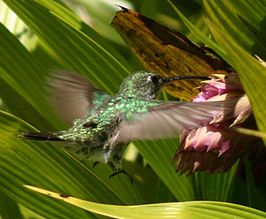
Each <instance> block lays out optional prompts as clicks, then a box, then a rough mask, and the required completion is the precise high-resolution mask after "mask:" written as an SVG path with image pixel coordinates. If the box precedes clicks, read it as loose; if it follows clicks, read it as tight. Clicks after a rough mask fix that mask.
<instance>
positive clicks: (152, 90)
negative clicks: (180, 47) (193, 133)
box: [22, 71, 237, 170]
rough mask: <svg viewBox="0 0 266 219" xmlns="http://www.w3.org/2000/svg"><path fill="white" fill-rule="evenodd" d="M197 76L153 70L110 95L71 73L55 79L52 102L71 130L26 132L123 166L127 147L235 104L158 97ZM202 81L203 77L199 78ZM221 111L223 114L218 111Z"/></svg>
mask: <svg viewBox="0 0 266 219" xmlns="http://www.w3.org/2000/svg"><path fill="white" fill-rule="evenodd" d="M179 79H195V77H193V76H185V77H182V76H181V77H172V78H162V77H160V76H158V75H155V74H153V73H148V72H137V73H135V74H133V75H130V76H128V77H127V78H126V79H125V80H124V82H123V83H122V85H121V87H120V90H119V92H118V93H117V94H116V95H114V96H109V95H108V94H106V93H105V92H103V91H101V90H98V89H96V88H94V87H93V86H92V85H91V84H90V83H89V82H87V81H86V80H84V79H83V78H81V77H80V76H78V75H75V74H72V73H70V72H66V71H60V72H57V73H56V74H55V76H54V77H53V79H52V80H51V81H50V85H51V87H52V90H53V93H54V95H53V97H52V101H53V103H54V105H55V108H56V110H57V111H58V112H59V113H61V115H62V118H63V119H65V120H66V121H73V120H74V119H75V120H74V122H73V125H72V127H71V128H69V129H68V130H65V131H59V132H55V133H49V134H46V135H45V134H41V133H23V134H22V137H24V138H28V139H35V140H55V141H56V140H57V141H64V142H65V145H66V148H68V149H69V150H70V151H71V152H74V154H75V155H77V156H78V157H79V158H88V159H91V160H94V161H103V162H112V163H113V165H114V167H115V169H116V170H119V169H120V168H121V167H120V161H121V156H122V154H123V151H124V149H125V146H126V145H127V144H128V143H129V142H130V141H132V140H136V139H138V140H142V139H158V138H166V137H171V136H174V135H176V134H178V132H180V131H181V130H182V129H184V128H195V127H199V126H201V125H202V124H204V123H208V122H210V121H211V120H212V119H213V117H215V116H219V115H218V114H217V112H219V109H220V108H221V107H224V108H225V107H226V108H228V109H230V108H231V109H233V106H234V105H235V103H236V101H237V100H232V101H231V102H229V103H225V102H215V103H178V102H164V101H157V100H154V99H155V98H156V96H157V94H158V93H159V91H160V89H161V88H162V86H163V85H164V84H165V83H170V82H171V81H173V80H179ZM196 79H197V77H196ZM216 114H217V115H216Z"/></svg>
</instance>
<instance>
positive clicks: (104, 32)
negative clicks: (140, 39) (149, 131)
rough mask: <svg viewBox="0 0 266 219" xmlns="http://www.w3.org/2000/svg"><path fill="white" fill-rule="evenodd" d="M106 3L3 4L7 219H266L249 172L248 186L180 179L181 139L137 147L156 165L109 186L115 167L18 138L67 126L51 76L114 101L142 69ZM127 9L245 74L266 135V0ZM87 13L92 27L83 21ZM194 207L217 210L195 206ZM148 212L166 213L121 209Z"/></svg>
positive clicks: (1, 186)
mask: <svg viewBox="0 0 266 219" xmlns="http://www.w3.org/2000/svg"><path fill="white" fill-rule="evenodd" d="M91 2H94V3H91ZM103 2H104V1H100V0H97V1H82V0H76V1H62V2H61V1H53V0H4V1H0V12H1V13H0V15H1V24H0V97H1V100H2V103H1V112H0V176H1V177H0V206H1V208H0V211H1V212H0V213H1V216H2V217H3V218H43V217H44V218H95V217H101V216H100V214H102V215H106V216H112V217H121V218H129V217H132V218H141V217H143V215H145V217H146V218H147V217H158V216H161V217H162V216H165V217H170V216H174V217H179V218H198V217H200V216H202V215H204V216H205V218H207V217H209V218H226V217H228V218H232V217H233V216H235V217H239V218H250V216H252V217H254V218H255V217H256V218H265V216H266V215H265V213H264V212H263V211H265V208H266V207H265V202H266V195H265V186H263V185H261V184H260V185H257V184H256V183H255V181H254V178H253V176H252V174H251V170H250V167H249V165H248V164H247V165H246V176H245V180H244V179H242V178H240V177H238V175H237V172H236V171H237V168H236V166H234V167H233V168H232V169H231V170H230V171H229V172H228V173H225V174H213V175H209V174H206V173H197V174H192V175H190V176H184V175H179V174H176V173H175V171H174V168H173V167H172V164H171V161H172V157H173V154H174V152H175V150H176V148H177V145H178V141H177V140H175V139H173V140H161V141H148V142H136V143H134V144H135V146H136V147H137V148H138V150H139V152H140V154H141V155H142V156H143V158H144V159H145V160H146V162H147V163H148V164H149V166H147V165H146V166H145V165H143V164H142V163H140V162H136V161H133V162H132V160H134V159H133V158H132V156H131V157H130V159H125V162H124V163H125V166H126V169H128V170H129V172H130V174H131V175H133V176H134V178H135V179H136V180H135V182H134V183H133V184H132V183H130V181H129V180H128V178H127V177H126V176H123V175H119V176H117V177H115V178H113V179H112V180H109V179H108V176H109V175H110V173H111V169H110V168H109V167H108V166H106V165H103V164H102V165H100V166H99V167H97V168H96V169H92V164H91V163H90V162H87V161H79V160H77V159H75V158H74V157H72V156H71V155H69V154H67V153H65V152H64V151H62V150H61V149H60V148H58V146H56V145H55V144H51V143H39V142H38V143H37V142H29V141H22V140H21V139H18V138H17V133H18V132H19V131H22V130H36V129H38V130H41V131H51V130H58V129H62V128H64V127H65V125H64V124H62V122H61V121H60V120H59V119H58V118H57V117H56V115H55V114H54V112H53V111H52V109H51V107H50V106H49V104H48V101H46V96H47V95H46V90H45V82H46V78H47V76H48V74H49V72H50V71H51V69H58V68H64V69H72V70H74V71H76V72H78V73H80V74H82V75H84V76H85V77H87V78H88V79H89V80H90V81H92V82H93V83H94V84H95V85H96V86H98V87H100V88H102V89H104V90H105V91H107V92H108V93H110V94H113V93H115V92H116V91H117V89H118V88H119V85H120V83H121V81H122V80H123V78H124V77H125V76H126V75H128V74H130V73H131V72H132V71H134V70H139V69H142V67H141V66H140V65H139V64H138V62H137V61H136V60H135V59H134V57H133V56H132V55H131V53H130V52H129V49H128V48H127V47H126V45H124V43H123V42H122V40H121V39H120V38H119V36H118V34H117V33H115V32H114V30H113V29H112V28H111V27H110V25H109V23H110V22H111V19H112V17H113V16H114V13H115V11H116V10H118V9H116V7H114V6H113V4H114V3H110V2H109V3H108V4H107V3H106V2H107V1H105V3H103ZM127 4H128V5H129V7H134V8H135V9H136V10H138V11H140V12H141V13H142V14H144V15H146V16H149V17H151V18H153V19H155V20H157V21H159V22H161V23H166V24H167V25H170V26H171V27H174V28H176V29H178V30H179V31H181V32H182V33H183V34H186V35H187V36H188V37H189V38H190V39H191V40H192V41H193V42H195V43H198V44H205V45H207V46H208V47H210V48H212V49H213V50H215V51H216V52H217V53H218V54H219V55H220V56H221V57H222V58H223V59H224V60H226V61H227V62H228V63H229V64H230V65H231V66H232V67H233V68H235V69H236V71H237V72H238V73H239V76H240V79H241V82H242V83H243V86H244V88H245V91H246V93H247V94H248V97H249V99H250V101H251V104H252V107H253V111H254V115H255V118H256V122H257V125H258V127H259V129H260V130H261V131H266V120H265V118H266V115H265V114H266V111H265V108H266V96H265V95H261V94H264V91H265V90H266V83H265V81H266V77H265V76H266V71H265V69H266V67H265V65H263V64H262V63H260V62H259V61H258V60H256V59H255V58H254V55H258V56H259V57H260V58H262V59H264V60H265V59H266V45H265V40H264V39H265V36H266V32H265V30H266V28H265V26H266V23H265V22H266V21H265V15H266V1H265V0H258V1H256V3H254V1H252V0H247V1H241V0H235V1H229V0H226V1H212V0H204V1H197V0H194V1H189V2H188V1H176V2H174V1H172V2H170V1H162V0H161V1H160V0H155V1H150V0H145V1H138V3H135V1H132V2H130V1H128V2H127ZM6 5H7V6H8V7H9V8H10V9H11V10H12V11H13V12H14V13H15V14H16V15H17V16H18V17H16V16H15V15H14V14H13V13H11V11H10V9H8V7H7V6H6ZM67 5H68V6H67ZM81 6H82V7H81ZM80 8H81V9H82V10H83V18H84V19H85V20H88V21H90V26H89V25H87V24H86V23H85V22H83V21H82V20H81V18H80V17H79V16H78V15H76V14H75V12H77V11H80V10H79V9H80ZM20 19H21V20H20ZM22 21H23V22H22ZM25 25H27V26H25ZM7 27H8V28H9V30H8V28H7ZM101 27H102V28H101ZM210 36H211V37H210ZM133 151H134V150H133ZM128 154H130V153H128ZM25 184H26V185H33V186H36V187H39V188H43V189H47V190H50V191H54V192H58V193H62V194H67V195H70V196H73V197H76V198H79V199H83V200H88V201H92V202H85V203H84V202H81V201H79V200H74V202H73V203H72V202H71V204H73V205H69V204H67V203H65V202H63V201H60V200H56V199H53V198H50V197H48V196H44V195H41V194H38V193H36V192H33V191H30V190H29V189H28V188H26V187H24V185H25ZM193 200H208V201H209V202H185V201H193ZM170 201H174V202H175V203H171V204H170V203H168V202H170ZM211 201H222V202H224V201H226V202H234V203H237V204H241V205H243V206H240V205H233V204H225V203H219V202H211ZM93 202H96V203H104V204H109V205H110V204H113V205H114V206H109V205H97V204H96V205H95V203H93ZM146 203H162V204H161V205H151V206H135V207H131V208H128V207H123V206H120V208H116V207H117V206H115V205H118V204H119V205H135V204H146ZM74 205H76V206H80V207H81V208H79V207H76V206H74ZM84 206H85V207H84ZM245 206H249V207H252V208H256V209H260V210H261V211H259V210H255V209H252V208H248V207H245ZM84 209H86V210H88V211H86V210H84ZM95 209H96V210H95ZM117 209H118V210H117ZM89 211H91V212H94V213H97V214H93V213H89ZM144 213H145V214H144Z"/></svg>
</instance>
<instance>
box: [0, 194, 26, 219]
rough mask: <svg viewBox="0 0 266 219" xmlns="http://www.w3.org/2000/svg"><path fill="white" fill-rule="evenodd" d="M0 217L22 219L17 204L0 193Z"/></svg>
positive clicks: (3, 218)
mask: <svg viewBox="0 0 266 219" xmlns="http://www.w3.org/2000/svg"><path fill="white" fill-rule="evenodd" d="M0 215H1V218H2V219H8V218H10V219H12V218H16V219H22V218H23V217H22V214H21V212H20V210H19V207H18V205H17V203H16V202H14V201H13V200H11V199H10V198H9V197H8V196H7V195H5V194H4V193H2V192H0Z"/></svg>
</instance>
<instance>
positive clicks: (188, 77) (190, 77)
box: [163, 75, 210, 83]
mask: <svg viewBox="0 0 266 219" xmlns="http://www.w3.org/2000/svg"><path fill="white" fill-rule="evenodd" d="M178 80H210V77H208V76H196V75H180V76H173V77H167V78H163V82H164V83H170V82H173V81H178Z"/></svg>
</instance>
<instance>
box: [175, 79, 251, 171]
mask: <svg viewBox="0 0 266 219" xmlns="http://www.w3.org/2000/svg"><path fill="white" fill-rule="evenodd" d="M203 83H204V85H203V86H202V87H201V88H200V90H201V92H200V93H199V95H198V96H197V97H195V98H194V99H193V102H205V101H220V100H224V101H230V99H231V98H236V97H239V101H238V102H237V104H236V106H235V109H234V113H227V112H224V111H223V110H224V109H221V112H220V113H219V117H214V118H213V120H212V121H211V122H210V123H209V124H208V125H206V126H202V127H200V128H196V129H188V130H183V131H182V133H181V134H180V143H181V147H180V149H179V150H178V151H177V152H176V154H175V157H174V159H175V161H176V170H177V171H181V172H195V171H208V172H224V171H226V170H228V169H229V168H230V167H231V166H232V165H233V164H234V163H235V162H236V160H237V159H238V158H239V157H240V156H242V155H243V153H244V152H245V151H246V145H247V144H248V143H250V141H251V139H252V138H251V137H247V136H243V135H239V134H238V133H235V132H232V131H231V130H230V129H229V127H232V126H236V125H239V124H241V123H243V122H244V121H245V120H246V119H247V118H248V117H249V116H250V114H251V106H250V103H249V101H248V98H247V96H246V95H245V94H244V91H243V89H242V87H241V84H240V82H239V80H238V78H237V76H236V74H232V75H230V77H228V78H226V77H225V76H223V75H213V76H212V78H211V79H210V80H208V81H204V82H203Z"/></svg>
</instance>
